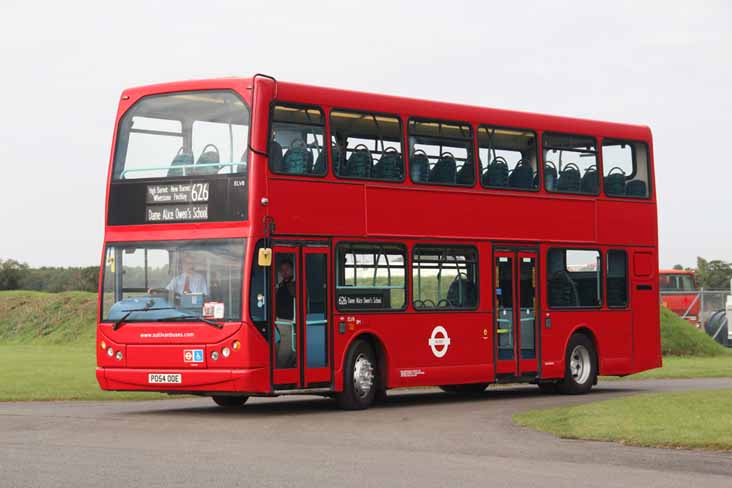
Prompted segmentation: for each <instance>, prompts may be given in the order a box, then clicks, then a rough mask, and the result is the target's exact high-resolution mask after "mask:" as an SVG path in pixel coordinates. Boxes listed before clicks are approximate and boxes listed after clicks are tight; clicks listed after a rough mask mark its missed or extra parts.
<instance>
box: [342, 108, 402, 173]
mask: <svg viewBox="0 0 732 488" xmlns="http://www.w3.org/2000/svg"><path fill="white" fill-rule="evenodd" d="M330 131H331V159H332V161H333V172H334V173H335V175H336V176H338V177H341V178H351V179H373V180H384V181H402V180H403V179H404V158H403V157H402V129H401V121H400V120H399V118H398V117H396V116H389V115H379V114H373V113H361V112H347V111H344V110H333V111H331V112H330Z"/></svg>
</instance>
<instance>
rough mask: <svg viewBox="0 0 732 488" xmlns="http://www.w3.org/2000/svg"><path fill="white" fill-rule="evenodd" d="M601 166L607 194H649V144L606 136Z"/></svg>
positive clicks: (613, 195) (603, 142)
mask: <svg viewBox="0 0 732 488" xmlns="http://www.w3.org/2000/svg"><path fill="white" fill-rule="evenodd" d="M602 167H603V176H604V180H603V182H604V185H605V194H606V195H607V196H610V197H633V198H647V197H648V195H649V188H648V187H649V185H648V146H647V145H646V144H645V143H643V142H629V141H619V140H614V139H603V141H602Z"/></svg>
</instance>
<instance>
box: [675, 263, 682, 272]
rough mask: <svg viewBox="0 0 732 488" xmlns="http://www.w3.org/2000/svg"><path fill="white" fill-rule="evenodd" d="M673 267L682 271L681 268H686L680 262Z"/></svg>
mask: <svg viewBox="0 0 732 488" xmlns="http://www.w3.org/2000/svg"><path fill="white" fill-rule="evenodd" d="M673 269H677V270H679V271H681V270H683V269H684V267H683V266H681V265H680V264H674V267H673Z"/></svg>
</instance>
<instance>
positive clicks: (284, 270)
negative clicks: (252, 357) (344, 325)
mask: <svg viewBox="0 0 732 488" xmlns="http://www.w3.org/2000/svg"><path fill="white" fill-rule="evenodd" d="M273 253H274V259H273V261H272V297H273V304H274V306H273V307H272V314H273V316H272V318H271V323H272V327H271V333H272V337H271V343H272V367H273V374H272V380H273V381H272V383H273V385H274V387H275V389H283V388H316V387H323V386H328V385H330V382H331V373H330V355H329V347H328V344H329V342H330V334H331V328H330V322H331V321H330V318H329V313H330V304H329V302H328V297H329V296H330V293H329V284H328V277H329V276H330V272H329V269H330V268H329V263H330V249H329V248H328V247H322V246H316V245H309V244H302V245H297V246H274V247H273Z"/></svg>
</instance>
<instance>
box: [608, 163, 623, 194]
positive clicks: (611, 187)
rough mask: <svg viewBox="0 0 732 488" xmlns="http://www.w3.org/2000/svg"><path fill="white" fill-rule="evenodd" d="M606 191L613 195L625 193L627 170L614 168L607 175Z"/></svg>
mask: <svg viewBox="0 0 732 488" xmlns="http://www.w3.org/2000/svg"><path fill="white" fill-rule="evenodd" d="M604 183H605V193H606V194H607V195H609V196H613V197H621V196H623V195H625V171H623V170H622V169H621V168H619V167H617V166H616V167H614V168H612V169H611V170H610V171H609V172H608V174H607V176H605V180H604Z"/></svg>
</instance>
